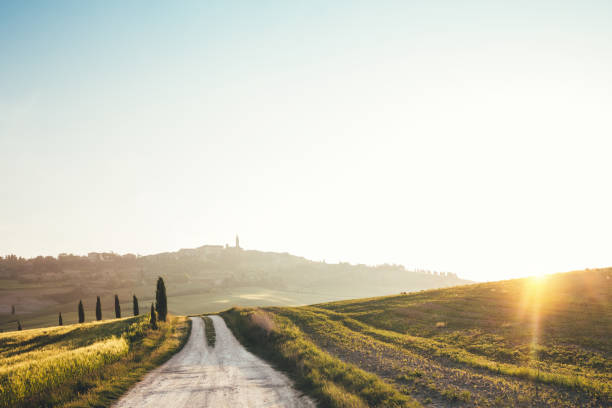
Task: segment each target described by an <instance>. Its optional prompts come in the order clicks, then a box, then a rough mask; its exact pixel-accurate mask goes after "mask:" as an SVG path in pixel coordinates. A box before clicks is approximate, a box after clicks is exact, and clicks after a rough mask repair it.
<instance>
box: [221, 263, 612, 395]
mask: <svg viewBox="0 0 612 408" xmlns="http://www.w3.org/2000/svg"><path fill="white" fill-rule="evenodd" d="M223 316H224V317H225V318H226V320H227V321H228V322H229V325H230V327H232V329H233V330H234V331H235V333H237V336H238V337H239V338H240V339H241V340H242V341H243V342H245V344H247V345H249V346H250V347H251V348H252V349H253V350H254V351H255V352H257V353H259V354H260V355H261V356H262V357H264V358H268V359H271V360H272V361H274V362H275V363H277V364H279V365H281V366H284V367H285V368H286V369H287V370H288V371H289V372H291V373H293V375H294V376H295V377H296V378H297V379H298V381H299V382H300V383H301V384H302V386H303V388H304V390H306V391H307V392H310V393H312V394H314V395H317V396H318V397H319V398H321V399H322V400H324V401H328V402H327V403H326V405H325V406H335V405H334V404H336V402H334V401H335V400H334V398H335V397H334V395H333V394H332V393H329V392H327V391H326V390H328V389H329V387H330V385H329V384H331V385H332V386H334V387H337V388H339V389H341V390H342V393H344V394H343V395H344V396H343V397H342V399H344V400H347V399H349V398H352V399H354V400H355V401H360V402H359V403H356V405H354V406H364V407H365V406H380V407H382V406H414V405H415V404H421V405H424V406H451V405H452V406H465V407H472V406H521V407H531V406H542V407H576V406H581V407H601V406H609V404H610V403H612V399H611V398H612V388H611V386H610V384H611V383H612V269H601V270H587V271H577V272H570V273H563V274H556V275H550V276H542V277H537V278H530V279H517V280H509V281H501V282H492V283H483V284H475V285H465V286H459V287H454V288H448V289H438V290H428V291H421V292H415V293H410V294H406V295H399V296H397V295H396V296H387V297H378V298H367V299H359V300H348V301H340V302H333V303H323V304H317V305H313V306H305V307H281V308H278V307H273V308H265V309H231V310H229V311H227V312H224V313H223ZM296 344H301V345H300V346H299V347H297V348H295V345H296ZM292 347H294V348H295V349H292ZM307 349H308V350H310V351H308V352H300V351H299V350H307ZM292 350H293V351H292ZM313 356H318V357H316V358H315V357H313ZM341 365H344V366H343V367H348V368H344V369H343V371H346V370H348V369H351V370H359V369H361V370H363V371H362V373H363V374H362V375H367V374H374V375H375V376H376V377H377V378H380V379H382V380H384V382H385V383H386V384H388V385H389V386H391V388H390V389H384V387H382V386H380V387H378V388H375V389H376V390H378V391H377V392H373V388H372V387H369V386H368V385H367V384H368V382H367V381H357V382H355V381H354V379H351V378H345V377H343V376H339V375H337V370H334V369H332V368H333V367H337V366H341ZM304 367H308V369H304ZM313 372H316V373H317V376H316V378H315V377H313V375H312V373H313ZM317 378H318V379H317ZM371 381H374V382H375V380H371ZM360 404H361V405H360Z"/></svg>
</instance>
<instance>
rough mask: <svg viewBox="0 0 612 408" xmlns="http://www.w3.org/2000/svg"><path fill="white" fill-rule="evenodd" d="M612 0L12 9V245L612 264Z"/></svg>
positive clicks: (476, 272)
mask: <svg viewBox="0 0 612 408" xmlns="http://www.w3.org/2000/svg"><path fill="white" fill-rule="evenodd" d="M610 21H612V3H610V2H609V1H605V0H601V1H595V0H586V1H581V2H574V1H543V0H541V1H519V2H512V3H511V4H510V3H509V2H502V1H488V0H487V1H485V0H482V1H466V2H461V4H459V2H454V1H450V0H449V1H431V2H419V3H417V2H399V1H397V2H395V1H383V2H353V1H338V2H333V4H330V3H329V2H324V1H317V2H308V3H301V4H294V3H293V2H292V3H291V4H288V3H287V2H257V3H255V2H242V1H236V2H222V1H211V2H196V1H193V2H192V1H185V2H180V3H164V2H144V1H133V2H129V3H125V2H119V1H109V2H78V1H57V2H35V1H32V2H3V3H1V4H0V203H1V204H0V255H6V254H9V253H15V254H17V255H20V256H36V255H39V254H43V255H57V254H58V253H60V252H71V253H76V254H84V253H87V252H90V251H101V250H109V251H110V250H112V251H115V252H120V253H125V252H132V253H140V254H143V255H144V254H150V253H157V252H165V251H172V250H177V249H179V248H189V247H197V246H200V245H203V244H222V243H232V242H233V239H234V235H235V234H236V233H238V234H239V235H240V237H241V242H242V243H243V245H244V246H245V247H246V248H250V249H259V250H269V251H278V252H284V251H287V252H290V253H292V254H295V255H300V256H304V257H306V258H309V259H313V260H326V261H328V262H337V261H347V262H351V263H367V264H381V263H400V264H403V265H405V266H407V267H409V268H413V267H417V268H425V269H433V270H442V271H452V272H455V273H457V274H459V276H461V277H463V278H467V279H474V280H497V279H506V278H511V277H518V276H526V275H530V274H536V273H550V272H561V271H567V270H572V269H583V268H587V267H598V266H610V265H612V252H611V251H610V248H612V234H611V233H610V231H612V190H611V189H610V176H611V175H612V161H611V160H610V152H611V151H612V150H611V146H612V142H611V141H610V140H611V137H612V121H611V120H610V112H612V75H610V73H611V72H612V47H610V44H611V41H612V24H610Z"/></svg>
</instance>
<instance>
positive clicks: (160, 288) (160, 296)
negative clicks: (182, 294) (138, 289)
mask: <svg viewBox="0 0 612 408" xmlns="http://www.w3.org/2000/svg"><path fill="white" fill-rule="evenodd" d="M132 312H133V314H134V316H138V315H139V314H140V309H139V307H138V298H137V297H136V295H134V296H133V297H132ZM78 313H79V323H83V322H85V308H84V307H83V301H82V300H79V306H78ZM167 315H168V299H167V296H166V285H165V284H164V280H163V279H162V277H161V276H160V277H159V278H158V279H157V288H156V290H155V307H153V304H151V326H152V327H153V328H157V319H159V320H160V321H162V322H165V321H166V317H167ZM115 317H116V318H120V317H121V305H120V303H119V296H118V295H115ZM96 320H102V304H101V302H100V296H97V298H96ZM62 324H63V321H62V314H61V313H60V314H59V325H60V326H61V325H62Z"/></svg>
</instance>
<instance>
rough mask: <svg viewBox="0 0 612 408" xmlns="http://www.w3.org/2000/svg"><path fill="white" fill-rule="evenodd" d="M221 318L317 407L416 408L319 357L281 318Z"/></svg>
mask: <svg viewBox="0 0 612 408" xmlns="http://www.w3.org/2000/svg"><path fill="white" fill-rule="evenodd" d="M221 316H222V317H223V318H224V319H225V321H226V323H227V325H228V327H229V328H230V329H231V330H232V331H233V333H234V335H235V336H236V337H237V338H238V339H239V340H240V341H241V342H242V344H244V345H245V346H247V347H248V348H249V349H250V350H251V351H253V352H254V353H255V354H257V355H259V356H260V357H262V358H264V359H266V360H268V361H271V362H272V363H274V364H275V365H276V366H278V367H279V368H281V369H283V370H285V371H286V372H287V373H288V374H289V375H290V376H291V377H292V378H294V380H295V381H296V385H297V387H298V388H299V389H301V390H302V391H303V392H305V393H306V394H308V395H311V396H312V397H314V398H315V399H316V400H317V401H318V402H319V406H321V407H334V408H336V407H338V408H340V407H347V408H348V407H357V408H361V407H364V408H365V407H381V408H382V407H390V408H391V407H407V408H411V407H420V406H421V405H420V404H419V403H418V402H417V401H416V400H414V399H413V398H411V397H409V396H406V395H403V394H402V393H400V392H399V391H398V390H396V389H395V388H393V387H392V386H391V385H389V384H387V383H385V382H384V381H382V380H381V379H380V378H379V377H378V376H376V375H374V374H371V373H368V372H366V371H363V370H361V369H360V368H358V367H357V366H355V365H353V364H347V363H344V362H342V361H341V360H339V359H337V358H335V357H333V356H332V355H330V354H329V353H326V352H324V351H323V350H321V349H320V348H318V347H317V346H316V345H315V344H314V343H313V342H311V341H310V340H309V339H308V338H307V337H306V336H305V335H304V333H303V332H302V331H301V330H300V329H299V328H298V327H297V326H296V325H295V324H293V323H292V322H291V321H290V320H289V319H288V318H286V317H283V316H279V315H276V314H272V313H268V312H266V311H264V310H262V309H258V308H248V309H245V308H233V309H230V310H227V311H225V312H222V313H221Z"/></svg>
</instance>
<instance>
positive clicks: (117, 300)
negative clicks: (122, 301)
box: [115, 295, 121, 319]
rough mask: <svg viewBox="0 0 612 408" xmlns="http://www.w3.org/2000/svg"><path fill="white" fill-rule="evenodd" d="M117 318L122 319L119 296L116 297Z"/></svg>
mask: <svg viewBox="0 0 612 408" xmlns="http://www.w3.org/2000/svg"><path fill="white" fill-rule="evenodd" d="M115 317H116V318H117V319H118V318H120V317H121V305H119V296H117V295H115Z"/></svg>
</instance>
